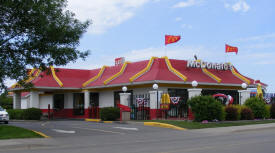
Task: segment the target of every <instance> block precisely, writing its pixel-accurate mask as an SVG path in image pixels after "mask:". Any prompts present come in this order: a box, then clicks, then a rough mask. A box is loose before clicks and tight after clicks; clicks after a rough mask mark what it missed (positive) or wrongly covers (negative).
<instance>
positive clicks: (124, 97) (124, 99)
mask: <svg viewBox="0 0 275 153" xmlns="http://www.w3.org/2000/svg"><path fill="white" fill-rule="evenodd" d="M119 96H120V104H121V105H124V106H130V98H131V97H130V96H131V93H119Z"/></svg>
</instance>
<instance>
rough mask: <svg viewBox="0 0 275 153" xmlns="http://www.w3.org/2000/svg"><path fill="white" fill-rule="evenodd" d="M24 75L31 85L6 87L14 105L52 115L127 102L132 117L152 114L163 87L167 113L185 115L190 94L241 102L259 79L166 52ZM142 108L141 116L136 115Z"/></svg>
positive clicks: (94, 113)
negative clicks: (91, 66)
mask: <svg viewBox="0 0 275 153" xmlns="http://www.w3.org/2000/svg"><path fill="white" fill-rule="evenodd" d="M27 81H29V82H32V83H33V85H34V86H33V88H32V89H29V90H26V89H23V88H21V87H20V86H16V85H14V86H12V87H11V88H10V91H12V92H13V93H14V94H13V106H14V109H26V108H31V107H35V108H40V109H41V110H42V111H43V113H44V114H47V113H49V112H50V113H52V114H53V116H54V117H62V118H98V112H99V110H100V109H101V108H104V107H118V106H122V108H124V107H129V108H131V110H130V113H131V116H130V118H131V119H155V118H157V117H158V115H159V114H158V113H157V110H159V109H162V106H161V105H162V104H163V101H162V95H163V94H164V93H165V94H168V95H169V96H170V99H171V102H170V107H169V109H168V110H166V112H167V113H166V117H178V118H186V117H187V114H188V112H187V111H188V106H187V104H186V102H187V100H188V99H189V98H191V97H193V96H197V95H215V94H223V95H225V97H227V100H228V99H230V100H232V101H233V103H234V104H243V103H244V101H245V100H246V99H247V98H249V97H250V90H248V88H255V87H256V84H257V83H260V82H259V81H255V80H253V79H251V78H249V77H246V76H244V75H242V74H241V73H240V72H239V71H238V70H237V69H236V68H235V67H234V66H233V65H232V64H230V63H212V62H205V61H201V60H194V61H187V60H181V59H168V57H161V58H158V57H151V58H150V59H149V60H143V61H137V62H127V61H125V62H124V58H118V59H116V62H115V65H114V66H103V67H101V68H98V69H92V70H84V69H65V68H54V67H51V73H50V74H46V72H41V71H40V70H39V69H33V70H31V72H30V78H29V79H28V80H27ZM261 84H262V87H264V88H265V87H266V86H267V85H266V84H264V83H261ZM229 97H230V98H229ZM225 101H226V98H225ZM134 108H136V109H134ZM141 110H143V111H144V110H145V111H146V112H145V114H146V116H144V115H143V116H141V115H140V114H142V113H139V111H141ZM143 114H144V113H143ZM140 117H141V118H140Z"/></svg>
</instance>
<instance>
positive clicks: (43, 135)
mask: <svg viewBox="0 0 275 153" xmlns="http://www.w3.org/2000/svg"><path fill="white" fill-rule="evenodd" d="M32 132H34V133H36V134H38V135H40V136H42V137H44V138H50V136H47V135H46V134H44V133H42V132H38V131H35V130H32Z"/></svg>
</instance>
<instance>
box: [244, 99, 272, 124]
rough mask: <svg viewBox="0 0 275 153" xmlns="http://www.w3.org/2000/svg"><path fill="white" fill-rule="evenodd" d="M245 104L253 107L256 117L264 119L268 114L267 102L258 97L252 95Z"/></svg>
mask: <svg viewBox="0 0 275 153" xmlns="http://www.w3.org/2000/svg"><path fill="white" fill-rule="evenodd" d="M245 106H247V107H249V108H251V110H252V112H253V114H254V117H255V118H257V119H263V118H265V117H266V114H268V112H267V110H266V108H265V102H264V101H263V100H262V99H260V98H258V97H252V98H249V99H247V100H246V101H245Z"/></svg>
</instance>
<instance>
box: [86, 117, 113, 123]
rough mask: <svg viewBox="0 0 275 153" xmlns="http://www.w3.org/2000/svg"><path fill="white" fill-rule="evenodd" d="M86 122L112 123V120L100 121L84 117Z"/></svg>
mask: <svg viewBox="0 0 275 153" xmlns="http://www.w3.org/2000/svg"><path fill="white" fill-rule="evenodd" d="M85 121H86V122H97V123H114V121H101V119H89V118H86V119H85Z"/></svg>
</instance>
